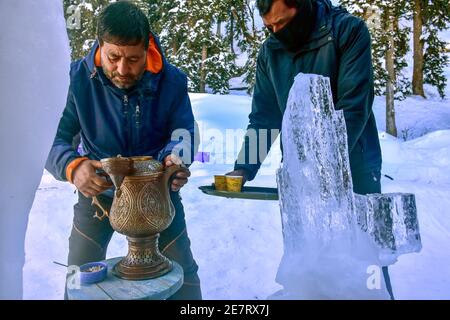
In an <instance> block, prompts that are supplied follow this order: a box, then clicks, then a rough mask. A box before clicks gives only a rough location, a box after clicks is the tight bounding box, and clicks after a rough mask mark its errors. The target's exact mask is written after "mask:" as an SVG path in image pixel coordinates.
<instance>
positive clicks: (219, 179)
mask: <svg viewBox="0 0 450 320" xmlns="http://www.w3.org/2000/svg"><path fill="white" fill-rule="evenodd" d="M214 186H215V187H216V190H217V191H227V178H226V176H223V175H222V176H219V175H216V176H214Z"/></svg>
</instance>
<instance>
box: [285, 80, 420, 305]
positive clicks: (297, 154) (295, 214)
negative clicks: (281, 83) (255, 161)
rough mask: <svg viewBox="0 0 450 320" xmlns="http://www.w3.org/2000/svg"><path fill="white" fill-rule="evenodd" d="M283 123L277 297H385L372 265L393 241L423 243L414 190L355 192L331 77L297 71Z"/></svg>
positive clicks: (404, 247)
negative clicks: (373, 281) (281, 248)
mask: <svg viewBox="0 0 450 320" xmlns="http://www.w3.org/2000/svg"><path fill="white" fill-rule="evenodd" d="M282 128H283V129H282V143H283V149H284V152H283V163H282V164H281V167H280V169H279V170H278V172H277V182H278V190H279V198H280V209H281V217H282V226H283V239H284V255H283V258H282V261H281V263H280V266H279V270H278V274H277V282H279V283H280V284H282V285H283V286H284V290H283V291H282V292H280V293H279V294H278V298H283V299H389V295H388V293H387V290H386V288H385V284H384V281H383V280H382V279H378V280H379V281H378V284H379V285H377V286H371V285H370V283H369V281H371V279H370V278H371V274H370V273H369V272H370V270H374V269H373V268H374V267H375V270H376V268H377V267H378V268H379V270H381V266H382V265H386V264H389V263H392V262H393V261H395V255H396V254H399V253H400V252H399V251H398V250H397V249H398V248H399V249H401V250H400V251H401V253H405V252H407V251H411V250H412V251H414V250H416V251H417V250H420V236H419V234H418V226H417V219H416V216H415V213H416V211H415V202H414V196H413V195H400V194H398V195H387V196H386V197H385V196H384V195H370V196H360V195H355V194H354V193H353V186H352V179H351V172H350V165H349V157H348V151H347V150H348V148H347V133H346V126H345V120H344V115H343V112H342V111H335V110H334V106H333V99H332V94H331V89H330V84H329V79H328V78H325V77H322V76H318V75H309V74H308V75H307V74H299V75H297V77H296V78H295V81H294V84H293V86H292V88H291V91H290V94H289V99H288V103H287V108H286V111H285V114H284V117H283V125H282ZM403 200H405V201H403ZM408 201H409V202H408ZM403 207H405V208H406V210H404V211H403V210H400V209H403ZM380 208H382V209H383V210H380ZM399 211H401V213H399ZM405 213H406V215H405ZM377 215H378V216H377ZM405 216H408V217H409V218H411V219H412V221H409V222H407V226H405V221H407V220H408V219H405ZM411 219H410V220H411ZM382 220H386V221H390V223H391V224H390V225H389V224H385V223H384V222H382ZM392 231H393V232H394V233H395V234H393V233H392ZM411 239H412V240H413V241H412V242H411V243H412V244H413V245H410V244H411V243H410V241H409V240H411ZM417 246H418V247H417ZM378 276H379V277H381V278H382V274H381V272H379V273H378Z"/></svg>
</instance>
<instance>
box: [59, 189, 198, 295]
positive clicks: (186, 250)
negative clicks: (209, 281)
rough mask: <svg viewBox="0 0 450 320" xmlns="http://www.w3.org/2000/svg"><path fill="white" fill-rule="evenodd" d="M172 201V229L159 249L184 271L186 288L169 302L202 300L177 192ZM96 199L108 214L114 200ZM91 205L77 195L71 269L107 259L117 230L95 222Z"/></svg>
mask: <svg viewBox="0 0 450 320" xmlns="http://www.w3.org/2000/svg"><path fill="white" fill-rule="evenodd" d="M170 197H171V200H172V203H173V205H174V207H175V212H176V213H175V217H174V220H173V222H172V224H171V225H170V227H169V228H168V229H166V230H164V231H163V232H161V234H160V237H159V248H160V251H161V253H163V254H164V255H165V256H166V257H168V258H169V259H172V260H174V261H176V262H178V263H179V264H180V265H181V266H182V267H183V270H184V283H183V286H182V287H181V288H180V290H178V291H177V292H176V293H175V294H174V295H173V296H172V297H171V298H170V299H173V300H178V299H182V300H201V299H202V294H201V288H200V279H199V277H198V274H197V271H198V266H197V264H196V262H195V260H194V258H193V256H192V252H191V247H190V245H191V242H190V240H189V237H188V234H187V230H186V223H185V220H184V209H183V205H182V203H181V198H180V195H179V193H178V192H171V193H170ZM97 199H98V200H99V202H100V204H101V205H102V207H103V208H105V209H106V210H107V211H108V212H109V211H110V209H111V205H112V198H110V197H107V196H103V195H99V196H97ZM91 203H92V199H91V198H86V197H85V196H83V195H82V194H81V193H80V192H79V193H78V203H76V204H75V205H74V219H73V226H72V232H71V235H70V238H69V257H68V265H78V266H80V265H82V264H85V263H88V262H93V261H101V260H104V259H105V258H106V250H107V248H108V244H109V241H110V240H111V237H112V235H113V233H114V230H113V229H112V227H111V224H110V223H109V220H108V219H104V220H103V221H100V220H99V219H96V218H93V216H94V214H95V211H96V210H98V208H97V207H96V206H93V205H91ZM100 214H101V213H100Z"/></svg>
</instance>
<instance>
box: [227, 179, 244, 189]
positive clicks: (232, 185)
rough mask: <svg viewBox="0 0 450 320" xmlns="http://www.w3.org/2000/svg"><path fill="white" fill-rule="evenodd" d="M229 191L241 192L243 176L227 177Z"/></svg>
mask: <svg viewBox="0 0 450 320" xmlns="http://www.w3.org/2000/svg"><path fill="white" fill-rule="evenodd" d="M226 180H227V190H228V191H230V192H241V189H242V176H226Z"/></svg>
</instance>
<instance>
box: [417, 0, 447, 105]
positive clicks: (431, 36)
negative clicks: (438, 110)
mask: <svg viewBox="0 0 450 320" xmlns="http://www.w3.org/2000/svg"><path fill="white" fill-rule="evenodd" d="M413 2H414V7H413V17H414V73H413V93H414V94H417V95H421V96H423V97H425V92H424V89H423V84H424V83H429V84H431V85H433V86H435V87H436V88H437V89H438V92H439V94H440V96H441V97H442V98H443V97H444V90H445V87H446V84H447V79H446V78H445V76H444V68H445V67H446V66H447V65H448V63H449V60H448V56H447V55H446V54H445V52H444V49H445V42H444V41H442V40H441V39H440V38H439V35H438V33H439V31H441V30H444V29H446V28H448V25H449V22H450V4H449V2H448V0H433V1H431V0H414V1H413Z"/></svg>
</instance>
